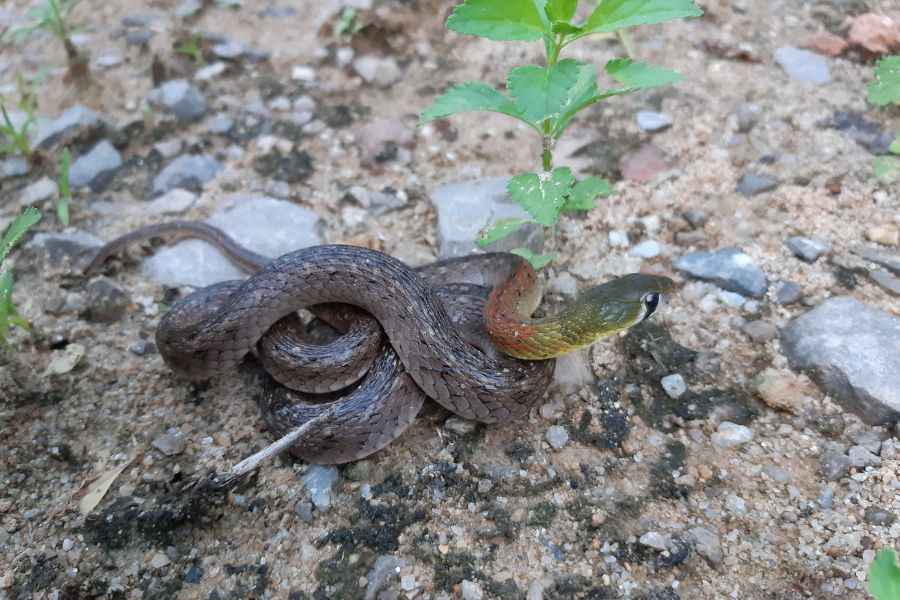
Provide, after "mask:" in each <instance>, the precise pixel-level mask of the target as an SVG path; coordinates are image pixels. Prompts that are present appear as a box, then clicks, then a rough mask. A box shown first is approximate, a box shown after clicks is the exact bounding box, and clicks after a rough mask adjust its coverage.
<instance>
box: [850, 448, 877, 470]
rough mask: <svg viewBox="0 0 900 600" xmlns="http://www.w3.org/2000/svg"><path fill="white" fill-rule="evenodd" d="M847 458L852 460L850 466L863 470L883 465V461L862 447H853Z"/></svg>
mask: <svg viewBox="0 0 900 600" xmlns="http://www.w3.org/2000/svg"><path fill="white" fill-rule="evenodd" d="M847 457H848V458H849V459H850V466H851V467H856V468H857V469H862V468H865V467H877V466H879V465H880V464H881V459H880V458H878V457H877V456H875V455H874V454H872V453H871V452H869V450H867V449H866V448H863V447H862V446H853V447H852V448H850V450H848V451H847Z"/></svg>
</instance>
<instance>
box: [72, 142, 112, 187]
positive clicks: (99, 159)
mask: <svg viewBox="0 0 900 600" xmlns="http://www.w3.org/2000/svg"><path fill="white" fill-rule="evenodd" d="M121 166H122V155H121V154H119V151H118V150H116V149H115V147H113V145H112V144H111V143H110V142H109V140H103V141H101V142H100V143H98V144H97V145H96V146H94V147H93V148H91V150H90V151H89V152H88V153H87V154H84V155H82V156H79V157H78V158H77V159H76V160H75V162H73V163H72V165H71V166H70V167H69V184H70V185H71V186H72V187H85V186H90V188H91V189H92V190H93V191H95V192H96V191H100V190H102V189H103V188H104V187H106V185H108V184H109V182H110V180H111V179H112V177H113V175H114V174H115V172H116V171H117V170H118V169H119V167H121Z"/></svg>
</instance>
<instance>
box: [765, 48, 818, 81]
mask: <svg viewBox="0 0 900 600" xmlns="http://www.w3.org/2000/svg"><path fill="white" fill-rule="evenodd" d="M775 61H776V62H777V63H778V64H779V65H780V66H781V68H782V69H784V72H785V73H787V76H788V77H789V78H790V79H791V81H795V82H797V83H808V84H812V85H822V84H824V83H828V82H829V81H831V74H830V73H829V72H828V62H827V61H826V60H825V58H824V57H823V56H820V55H818V54H816V53H815V52H811V51H809V50H802V49H800V48H795V47H793V46H780V47H779V48H778V49H776V50H775Z"/></svg>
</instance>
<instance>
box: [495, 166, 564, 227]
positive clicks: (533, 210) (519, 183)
mask: <svg viewBox="0 0 900 600" xmlns="http://www.w3.org/2000/svg"><path fill="white" fill-rule="evenodd" d="M574 181H575V177H574V176H573V175H572V169H570V168H569V167H557V168H556V169H553V171H551V172H550V173H547V172H546V171H544V172H542V173H540V174H538V173H523V174H521V175H516V176H515V177H513V178H512V179H510V180H509V184H508V185H507V186H506V190H507V192H509V196H510V198H512V199H513V200H514V201H515V202H516V203H517V204H518V205H519V206H521V207H522V208H524V209H525V211H526V212H527V213H528V214H529V215H531V216H532V217H534V220H535V221H537V223H538V224H539V225H543V226H544V227H549V226H550V225H553V224H554V223H556V222H557V221H558V220H559V212H560V211H561V210H562V207H563V204H565V201H566V196H568V195H569V190H570V189H571V188H572V183H574Z"/></svg>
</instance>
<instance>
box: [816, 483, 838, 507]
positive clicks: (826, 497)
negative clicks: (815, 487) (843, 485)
mask: <svg viewBox="0 0 900 600" xmlns="http://www.w3.org/2000/svg"><path fill="white" fill-rule="evenodd" d="M816 502H818V503H819V506H821V507H822V508H824V509H825V510H828V509H830V508H831V507H832V506H834V490H832V489H831V486H830V485H827V484H826V485H823V486H822V489H821V490H819V497H818V499H817V500H816Z"/></svg>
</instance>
